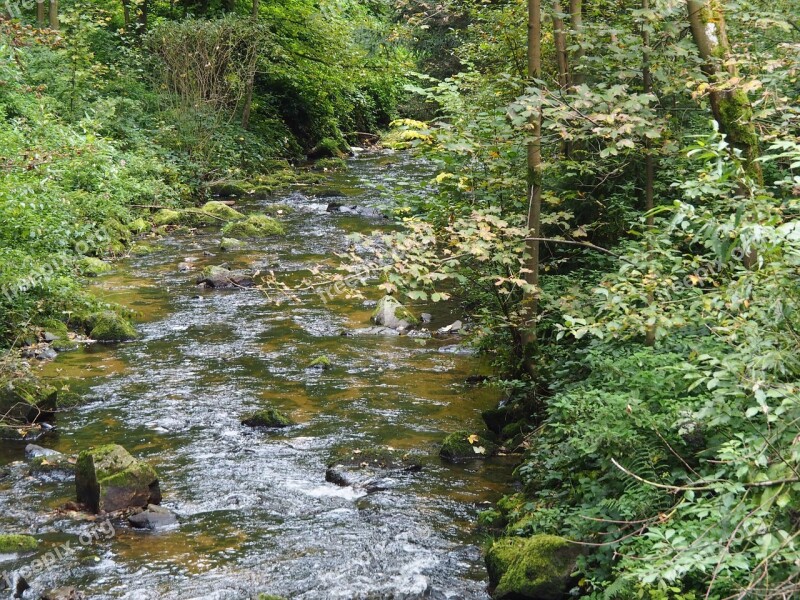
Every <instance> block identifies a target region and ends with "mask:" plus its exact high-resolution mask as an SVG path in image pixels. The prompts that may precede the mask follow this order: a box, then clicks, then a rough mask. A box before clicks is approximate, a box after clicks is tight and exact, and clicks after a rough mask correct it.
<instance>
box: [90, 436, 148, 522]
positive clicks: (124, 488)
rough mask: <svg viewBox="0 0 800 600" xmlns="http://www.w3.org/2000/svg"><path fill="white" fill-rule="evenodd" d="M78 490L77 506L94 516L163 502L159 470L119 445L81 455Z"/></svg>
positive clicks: (99, 447)
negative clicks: (80, 504)
mask: <svg viewBox="0 0 800 600" xmlns="http://www.w3.org/2000/svg"><path fill="white" fill-rule="evenodd" d="M75 490H76V495H77V500H78V502H80V503H82V504H84V505H86V506H87V507H88V508H89V509H90V510H91V511H93V512H95V513H99V512H114V511H118V510H123V509H126V508H134V507H146V506H147V505H148V504H159V503H160V502H161V489H160V487H159V484H158V474H157V473H156V470H155V469H154V468H153V467H152V466H150V465H149V464H147V463H146V462H144V461H141V460H137V459H135V458H134V457H133V456H131V455H130V453H129V452H128V451H127V450H125V448H123V447H122V446H119V445H117V444H109V445H106V446H98V447H96V448H90V449H89V450H84V451H83V452H81V453H80V454H79V455H78V460H77V463H76V464H75Z"/></svg>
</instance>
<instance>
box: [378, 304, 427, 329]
mask: <svg viewBox="0 0 800 600" xmlns="http://www.w3.org/2000/svg"><path fill="white" fill-rule="evenodd" d="M372 321H373V322H374V323H375V324H376V325H382V326H384V327H390V328H391V329H398V328H400V327H403V326H410V325H416V324H417V323H419V319H418V318H417V317H416V316H415V315H414V314H413V313H412V312H411V311H410V310H408V309H407V308H406V307H405V306H403V305H402V304H401V303H400V301H399V300H398V299H397V298H395V297H394V296H384V297H383V298H381V299H380V300H379V301H378V305H377V306H376V307H375V310H374V311H373V313H372Z"/></svg>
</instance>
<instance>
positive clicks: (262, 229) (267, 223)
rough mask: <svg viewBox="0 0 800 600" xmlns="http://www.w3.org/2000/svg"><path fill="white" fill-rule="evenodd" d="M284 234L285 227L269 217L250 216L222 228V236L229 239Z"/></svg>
mask: <svg viewBox="0 0 800 600" xmlns="http://www.w3.org/2000/svg"><path fill="white" fill-rule="evenodd" d="M283 233H284V229H283V225H281V224H280V223H279V222H278V221H276V220H275V219H273V218H271V217H268V216H267V215H261V214H255V215H250V216H249V217H247V219H245V220H242V221H233V222H231V223H228V224H227V225H225V227H223V228H222V234H223V235H225V236H228V237H239V238H248V237H250V238H252V237H262V236H267V235H280V234H283Z"/></svg>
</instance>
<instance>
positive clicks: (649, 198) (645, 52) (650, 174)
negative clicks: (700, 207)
mask: <svg viewBox="0 0 800 600" xmlns="http://www.w3.org/2000/svg"><path fill="white" fill-rule="evenodd" d="M642 10H643V11H645V12H647V11H649V10H650V0H642ZM643 18H644V19H645V20H646V19H647V16H646V15H645V16H644V17H643ZM649 27H650V26H649V24H648V23H647V22H644V23H643V24H642V88H643V90H644V93H645V94H649V93H651V92H652V91H653V75H652V73H651V72H650V53H651V51H650V29H649ZM655 178H656V165H655V158H654V157H653V152H652V149H651V147H650V140H649V139H645V145H644V210H645V212H646V214H647V216H646V217H645V218H646V219H647V221H646V223H647V230H648V231H651V230H652V229H653V227H654V226H655V217H654V216H653V206H654V200H655V192H654V188H655ZM647 302H648V304H653V302H655V296H654V295H653V293H652V292H650V293H649V294H648V295H647ZM644 343H645V345H646V346H655V343H656V327H655V325H649V326H648V327H647V329H646V331H645V340H644Z"/></svg>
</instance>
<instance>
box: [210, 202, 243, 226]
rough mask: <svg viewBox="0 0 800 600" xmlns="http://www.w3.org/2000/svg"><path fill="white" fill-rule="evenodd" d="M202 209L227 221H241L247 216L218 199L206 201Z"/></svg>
mask: <svg viewBox="0 0 800 600" xmlns="http://www.w3.org/2000/svg"><path fill="white" fill-rule="evenodd" d="M200 210H201V211H203V212H204V213H208V214H209V215H212V216H214V217H217V218H218V219H222V220H225V221H241V220H242V219H244V218H245V216H244V215H243V214H242V213H240V212H239V211H238V210H236V209H235V208H232V207H230V206H228V205H227V204H225V203H224V202H220V201H218V200H212V201H211V202H206V203H205V204H204V205H203V207H202V208H201V209H200Z"/></svg>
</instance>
